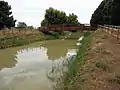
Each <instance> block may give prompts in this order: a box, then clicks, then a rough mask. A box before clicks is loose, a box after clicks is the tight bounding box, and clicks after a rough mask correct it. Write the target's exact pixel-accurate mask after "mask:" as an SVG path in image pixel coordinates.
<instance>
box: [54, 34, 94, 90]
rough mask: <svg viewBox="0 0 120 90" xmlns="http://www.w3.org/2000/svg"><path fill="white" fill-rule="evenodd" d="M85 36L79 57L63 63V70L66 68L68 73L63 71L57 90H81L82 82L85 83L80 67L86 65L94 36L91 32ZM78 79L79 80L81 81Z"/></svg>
mask: <svg viewBox="0 0 120 90" xmlns="http://www.w3.org/2000/svg"><path fill="white" fill-rule="evenodd" d="M84 36H85V37H84V39H83V40H82V45H81V46H80V47H79V51H78V53H77V55H76V56H75V57H72V58H70V59H68V60H65V62H64V63H63V64H64V65H63V68H64V67H66V68H67V71H66V70H65V71H64V69H62V72H63V73H62V76H60V77H59V78H58V81H57V84H56V86H55V90H80V86H81V85H82V82H84V81H85V80H84V78H82V76H81V74H80V73H78V69H79V67H80V65H82V64H83V63H84V60H83V59H84V55H85V52H86V51H87V49H88V47H89V45H90V42H91V39H92V34H91V32H85V33H84ZM77 79H79V81H78V80H77Z"/></svg>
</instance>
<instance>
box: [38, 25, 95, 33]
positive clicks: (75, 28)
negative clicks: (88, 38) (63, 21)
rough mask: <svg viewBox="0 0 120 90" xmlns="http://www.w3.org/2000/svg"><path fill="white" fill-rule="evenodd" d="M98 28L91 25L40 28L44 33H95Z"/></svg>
mask: <svg viewBox="0 0 120 90" xmlns="http://www.w3.org/2000/svg"><path fill="white" fill-rule="evenodd" d="M96 29H97V28H93V27H91V26H90V25H85V24H79V25H51V26H46V27H39V30H40V31H42V32H48V31H93V30H96Z"/></svg>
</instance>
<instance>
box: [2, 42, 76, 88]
mask: <svg viewBox="0 0 120 90" xmlns="http://www.w3.org/2000/svg"><path fill="white" fill-rule="evenodd" d="M76 50H77V47H76V40H51V41H43V42H37V43H34V44H30V45H27V46H22V47H14V48H8V49H4V50H0V90H53V88H52V83H53V81H51V80H50V79H48V77H47V75H48V73H49V71H50V70H51V68H52V66H53V64H55V63H59V62H60V61H62V60H64V59H65V58H66V56H67V54H68V53H72V52H76Z"/></svg>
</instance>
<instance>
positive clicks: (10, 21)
mask: <svg viewBox="0 0 120 90" xmlns="http://www.w3.org/2000/svg"><path fill="white" fill-rule="evenodd" d="M15 22H16V20H14V18H13V16H12V12H11V6H10V5H8V2H5V1H0V30H1V29H2V28H4V27H7V28H11V27H14V26H15Z"/></svg>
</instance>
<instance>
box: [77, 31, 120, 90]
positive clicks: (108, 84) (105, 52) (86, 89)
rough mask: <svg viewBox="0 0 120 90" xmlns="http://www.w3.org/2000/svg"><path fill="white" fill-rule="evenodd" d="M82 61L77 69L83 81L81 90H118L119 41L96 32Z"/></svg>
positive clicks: (119, 78) (119, 82) (119, 76)
mask: <svg viewBox="0 0 120 90" xmlns="http://www.w3.org/2000/svg"><path fill="white" fill-rule="evenodd" d="M84 60H85V63H84V65H82V66H80V68H79V72H80V73H81V75H82V77H83V78H84V79H85V81H84V85H83V86H82V89H83V90H120V40H117V38H116V37H113V36H112V35H109V34H108V33H106V32H104V31H102V30H98V31H96V32H95V33H94V35H93V39H92V43H91V46H90V48H89V49H88V51H87V52H86V54H85V58H84ZM78 79H79V78H78ZM78 81H79V80H78ZM78 83H80V82H78ZM80 90H81V89H80Z"/></svg>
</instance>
